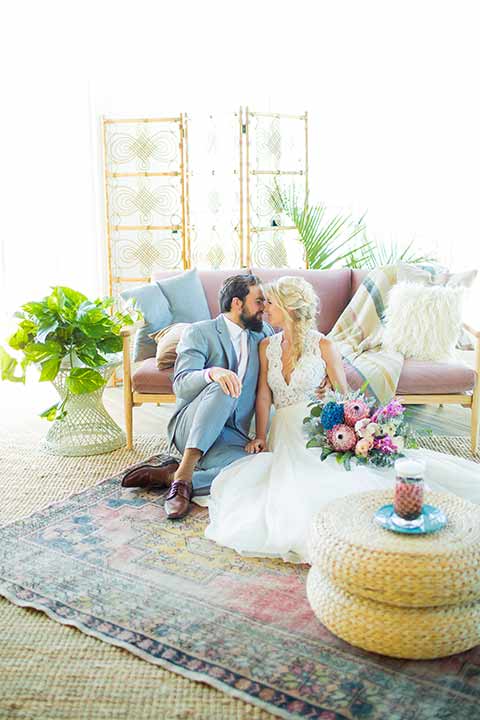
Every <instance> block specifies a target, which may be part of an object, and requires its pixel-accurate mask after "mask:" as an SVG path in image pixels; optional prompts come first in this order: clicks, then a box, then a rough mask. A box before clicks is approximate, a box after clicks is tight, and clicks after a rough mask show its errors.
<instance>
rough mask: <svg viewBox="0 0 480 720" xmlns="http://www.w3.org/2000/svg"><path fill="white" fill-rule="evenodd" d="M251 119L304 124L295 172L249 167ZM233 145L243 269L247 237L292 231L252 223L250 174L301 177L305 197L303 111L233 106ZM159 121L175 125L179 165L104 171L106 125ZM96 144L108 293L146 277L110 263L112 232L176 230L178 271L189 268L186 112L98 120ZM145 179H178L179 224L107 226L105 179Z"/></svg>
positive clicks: (305, 115)
mask: <svg viewBox="0 0 480 720" xmlns="http://www.w3.org/2000/svg"><path fill="white" fill-rule="evenodd" d="M255 118H272V119H278V120H282V119H288V120H293V121H298V122H301V123H303V124H304V148H303V154H304V158H305V160H304V167H303V168H302V169H301V170H288V169H286V170H265V169H262V168H257V167H254V166H253V164H252V160H251V147H252V141H253V132H252V128H251V121H252V120H253V119H255ZM238 122H239V148H238V169H239V172H238V178H239V207H240V211H239V218H238V235H239V251H240V252H239V255H240V257H239V260H240V262H239V265H240V267H246V266H249V265H251V264H252V235H254V234H258V233H262V232H267V231H268V232H281V231H285V230H294V229H295V228H294V226H268V227H261V226H255V225H253V224H252V207H251V203H252V193H251V178H252V177H254V176H260V175H264V176H271V177H287V176H298V175H299V176H303V177H304V178H305V196H306V197H307V196H308V113H307V112H305V113H303V114H302V115H292V114H281V113H260V112H254V111H250V110H249V108H248V107H247V108H245V109H244V108H242V107H240V108H239V112H238ZM160 123H170V124H171V123H176V124H177V126H178V147H179V165H178V168H177V169H175V170H170V171H165V172H148V171H144V172H133V173H132V172H126V173H122V172H110V171H109V170H108V167H109V165H110V164H111V159H110V158H109V152H108V141H107V127H108V126H109V125H116V124H118V125H121V124H130V125H137V126H140V127H141V126H142V125H147V124H148V125H149V126H150V127H151V126H152V125H154V124H160ZM102 143H103V165H104V196H105V223H106V240H107V273H108V292H109V294H110V295H112V294H114V286H115V284H117V283H120V282H121V283H125V284H128V283H135V284H138V283H142V282H149V281H150V277H149V276H147V275H145V276H138V277H123V276H120V275H119V274H118V273H116V268H115V267H114V261H113V255H114V253H113V238H112V234H113V232H118V231H122V230H125V231H142V230H145V231H148V230H152V231H153V230H164V231H169V230H170V231H172V230H175V231H177V232H180V233H181V243H182V266H183V269H184V270H186V269H189V268H190V267H191V226H190V204H191V198H190V192H189V172H190V171H189V155H188V149H189V144H188V143H189V141H188V117H187V115H186V113H180V114H179V115H178V116H177V117H157V118H133V119H132V118H122V119H114V118H105V117H104V118H102ZM121 177H129V178H134V177H138V178H148V177H178V178H179V179H180V188H181V191H180V205H181V223H180V224H179V225H161V226H156V225H147V224H146V225H112V223H111V222H110V203H111V197H110V196H111V188H110V184H109V180H110V179H111V178H121Z"/></svg>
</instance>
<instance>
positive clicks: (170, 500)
mask: <svg viewBox="0 0 480 720" xmlns="http://www.w3.org/2000/svg"><path fill="white" fill-rule="evenodd" d="M192 492H193V488H192V486H191V484H190V483H187V482H183V480H174V481H173V482H172V484H171V486H170V492H169V493H168V495H167V497H166V498H165V505H164V506H163V509H164V510H165V513H166V515H167V517H168V518H169V520H179V519H180V518H182V517H185V515H186V514H187V513H188V510H189V507H190V499H191V497H192Z"/></svg>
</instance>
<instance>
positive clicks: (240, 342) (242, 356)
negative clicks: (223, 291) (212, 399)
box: [205, 314, 248, 382]
mask: <svg viewBox="0 0 480 720" xmlns="http://www.w3.org/2000/svg"><path fill="white" fill-rule="evenodd" d="M222 317H223V319H224V320H225V325H226V326H227V330H228V334H229V335H230V340H231V341H232V345H233V349H234V350H235V355H236V356H237V361H238V370H237V375H238V377H239V378H240V380H243V378H244V376H245V371H246V369H247V363H248V330H245V329H244V328H242V327H240V325H237V323H234V322H232V321H231V320H230V318H228V317H227V316H226V315H225V314H223V315H222ZM205 380H207V381H208V382H211V378H210V373H209V370H208V369H207V370H205Z"/></svg>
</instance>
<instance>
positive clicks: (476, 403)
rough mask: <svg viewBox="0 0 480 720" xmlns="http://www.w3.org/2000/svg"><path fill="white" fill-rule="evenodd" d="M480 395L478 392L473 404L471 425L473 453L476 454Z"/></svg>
mask: <svg viewBox="0 0 480 720" xmlns="http://www.w3.org/2000/svg"><path fill="white" fill-rule="evenodd" d="M479 395H480V393H479V392H478V390H477V391H476V393H475V395H474V397H473V402H472V425H471V433H472V435H471V441H472V453H475V452H476V451H477V448H478V430H479V425H480V397H479Z"/></svg>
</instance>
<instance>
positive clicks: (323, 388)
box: [315, 377, 332, 400]
mask: <svg viewBox="0 0 480 720" xmlns="http://www.w3.org/2000/svg"><path fill="white" fill-rule="evenodd" d="M331 388H332V384H331V382H330V380H329V379H328V377H326V378H325V379H324V380H323V382H321V383H320V385H319V386H318V387H317V388H316V390H315V395H316V396H317V398H318V399H319V400H323V398H324V397H325V395H326V393H327V391H328V390H331Z"/></svg>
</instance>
